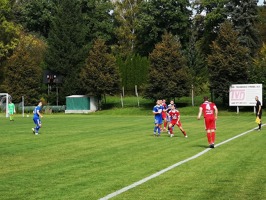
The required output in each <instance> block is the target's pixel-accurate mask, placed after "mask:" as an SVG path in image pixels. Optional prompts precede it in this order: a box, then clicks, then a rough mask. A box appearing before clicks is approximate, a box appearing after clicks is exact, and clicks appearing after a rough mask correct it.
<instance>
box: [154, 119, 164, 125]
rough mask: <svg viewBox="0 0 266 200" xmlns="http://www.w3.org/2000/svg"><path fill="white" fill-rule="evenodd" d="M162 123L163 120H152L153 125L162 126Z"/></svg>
mask: <svg viewBox="0 0 266 200" xmlns="http://www.w3.org/2000/svg"><path fill="white" fill-rule="evenodd" d="M162 123H163V119H162V118H161V119H154V124H162Z"/></svg>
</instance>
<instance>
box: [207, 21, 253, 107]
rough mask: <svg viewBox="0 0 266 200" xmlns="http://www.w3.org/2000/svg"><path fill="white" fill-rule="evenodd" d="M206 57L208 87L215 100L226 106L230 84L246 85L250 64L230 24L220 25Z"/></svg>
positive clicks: (247, 54) (245, 49)
mask: <svg viewBox="0 0 266 200" xmlns="http://www.w3.org/2000/svg"><path fill="white" fill-rule="evenodd" d="M211 50H212V53H211V54H210V55H209V56H208V69H209V73H210V87H211V90H212V92H214V96H215V97H216V98H218V97H220V98H221V99H222V100H223V103H224V104H227V105H228V96H229V93H228V90H229V87H230V85H231V84H236V83H237V84H241V83H246V82H247V80H248V69H249V66H250V64H251V57H250V56H249V49H248V48H247V47H244V46H242V45H241V44H240V42H239V40H238V32H237V31H235V30H233V26H232V24H231V23H230V22H225V23H223V24H222V25H221V28H220V31H219V34H218V37H217V39H216V40H215V41H214V42H213V43H212V46H211Z"/></svg>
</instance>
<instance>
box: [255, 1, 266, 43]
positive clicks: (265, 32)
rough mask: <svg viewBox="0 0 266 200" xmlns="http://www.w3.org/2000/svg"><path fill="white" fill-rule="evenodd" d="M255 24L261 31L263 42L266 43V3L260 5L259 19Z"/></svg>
mask: <svg viewBox="0 0 266 200" xmlns="http://www.w3.org/2000/svg"><path fill="white" fill-rule="evenodd" d="M265 3H266V2H265ZM255 26H256V29H257V30H258V32H259V36H260V38H261V41H262V43H263V42H264V43H266V5H265V6H259V7H258V21H257V22H256V24H255Z"/></svg>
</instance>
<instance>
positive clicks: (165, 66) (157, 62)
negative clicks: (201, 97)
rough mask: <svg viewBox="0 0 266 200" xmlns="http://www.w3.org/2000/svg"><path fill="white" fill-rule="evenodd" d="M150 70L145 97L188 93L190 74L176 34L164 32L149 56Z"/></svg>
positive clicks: (167, 96)
mask: <svg viewBox="0 0 266 200" xmlns="http://www.w3.org/2000/svg"><path fill="white" fill-rule="evenodd" d="M149 60H150V71H149V78H148V84H147V87H146V91H145V97H147V98H150V99H153V100H156V99H163V98H165V99H170V98H175V97H182V96H186V95H188V94H189V89H190V87H191V74H190V71H189V70H188V67H187V63H186V59H185V57H184V56H183V55H182V51H181V44H180V42H179V40H178V38H177V37H176V36H173V35H172V34H170V33H165V34H164V35H163V38H162V42H160V43H158V44H156V46H155V49H154V50H153V52H152V53H151V54H150V56H149Z"/></svg>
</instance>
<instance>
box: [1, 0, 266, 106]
mask: <svg viewBox="0 0 266 200" xmlns="http://www.w3.org/2000/svg"><path fill="white" fill-rule="evenodd" d="M257 3H258V1H257V0H247V1H236V0H230V1H229V0H219V1H217V0H197V1H189V0H179V1H176V0H127V1H125V0H0V91H1V92H7V93H9V94H11V95H12V98H13V101H14V102H19V101H20V99H21V96H24V97H25V102H26V104H27V105H30V104H35V103H36V101H37V100H38V99H40V98H43V99H45V100H47V101H48V102H50V103H51V104H55V101H56V97H55V96H56V95H58V99H59V100H58V101H59V103H60V104H65V97H66V96H68V95H73V94H87V95H93V96H97V97H98V98H99V99H101V98H102V96H104V95H116V94H119V93H121V88H122V87H124V88H125V89H126V90H128V91H132V92H134V87H135V85H137V86H138V88H139V89H140V92H141V95H142V96H143V97H145V98H149V99H154V100H155V99H158V98H166V99H170V98H175V97H181V96H188V95H190V92H189V91H190V90H191V87H192V85H193V86H194V88H196V93H207V92H210V91H211V92H212V93H213V95H214V97H215V98H220V99H221V100H222V101H223V103H225V104H227V103H228V95H229V94H228V91H229V86H230V85H231V84H242V83H243V84H244V83H262V84H263V83H264V81H265V79H266V45H265V42H266V17H265V16H266V6H265V5H260V6H258V5H257ZM44 71H49V73H50V74H54V75H57V76H54V78H53V79H52V80H51V79H49V80H47V79H48V76H47V77H46V75H45V74H44ZM58 75H60V77H62V78H61V79H60V81H59V79H57V78H58ZM47 82H48V84H49V85H47ZM48 86H49V87H50V89H49V87H48ZM47 87H48V90H49V92H48V93H47ZM58 91H59V92H58Z"/></svg>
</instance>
